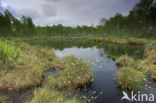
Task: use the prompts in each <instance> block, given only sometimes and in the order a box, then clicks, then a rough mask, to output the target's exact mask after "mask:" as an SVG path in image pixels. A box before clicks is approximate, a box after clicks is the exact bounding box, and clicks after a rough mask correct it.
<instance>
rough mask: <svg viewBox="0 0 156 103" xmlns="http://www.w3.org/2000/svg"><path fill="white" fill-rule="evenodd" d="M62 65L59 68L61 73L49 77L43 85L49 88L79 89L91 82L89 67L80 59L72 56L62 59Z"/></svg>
mask: <svg viewBox="0 0 156 103" xmlns="http://www.w3.org/2000/svg"><path fill="white" fill-rule="evenodd" d="M63 60H64V61H65V63H64V65H62V66H61V67H60V68H61V69H62V71H61V72H60V73H59V74H58V75H55V76H52V77H49V78H48V79H47V80H46V81H45V84H47V85H48V86H50V87H51V88H58V89H62V88H68V89H73V88H79V87H84V86H85V85H87V84H89V83H90V82H91V80H92V71H91V69H90V67H89V66H88V65H87V63H86V62H84V61H83V60H81V59H78V58H75V57H74V56H67V57H65V58H63Z"/></svg>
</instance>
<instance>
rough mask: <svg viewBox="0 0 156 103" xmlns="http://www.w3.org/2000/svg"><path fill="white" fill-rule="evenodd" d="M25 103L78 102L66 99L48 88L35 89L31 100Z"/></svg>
mask: <svg viewBox="0 0 156 103" xmlns="http://www.w3.org/2000/svg"><path fill="white" fill-rule="evenodd" d="M27 103H79V102H78V100H76V99H75V98H74V99H67V98H65V97H64V96H63V95H62V94H61V93H59V92H58V91H55V90H52V89H50V88H48V87H46V88H37V89H35V90H34V92H33V98H32V99H31V100H30V101H28V102H27Z"/></svg>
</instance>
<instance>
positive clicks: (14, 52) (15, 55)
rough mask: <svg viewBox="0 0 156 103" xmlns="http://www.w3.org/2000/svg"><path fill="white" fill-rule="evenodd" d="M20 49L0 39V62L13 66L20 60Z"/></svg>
mask: <svg viewBox="0 0 156 103" xmlns="http://www.w3.org/2000/svg"><path fill="white" fill-rule="evenodd" d="M20 57H21V53H20V49H19V48H18V49H15V48H13V47H12V46H11V45H8V44H7V43H5V42H4V41H0V62H1V63H4V64H7V65H8V66H11V67H12V66H13V65H15V64H16V62H18V61H19V60H20Z"/></svg>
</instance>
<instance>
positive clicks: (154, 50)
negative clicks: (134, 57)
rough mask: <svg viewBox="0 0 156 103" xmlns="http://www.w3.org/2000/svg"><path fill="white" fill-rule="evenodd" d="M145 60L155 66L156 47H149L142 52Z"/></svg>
mask: <svg viewBox="0 0 156 103" xmlns="http://www.w3.org/2000/svg"><path fill="white" fill-rule="evenodd" d="M144 56H145V58H147V59H148V60H150V61H151V62H152V63H154V64H156V45H152V46H149V47H147V48H146V49H145V52H144Z"/></svg>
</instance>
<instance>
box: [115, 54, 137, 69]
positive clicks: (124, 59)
mask: <svg viewBox="0 0 156 103" xmlns="http://www.w3.org/2000/svg"><path fill="white" fill-rule="evenodd" d="M115 63H116V64H117V65H118V66H120V67H121V66H133V65H134V63H135V60H134V58H132V57H129V56H127V55H124V56H121V57H119V58H118V59H116V61H115Z"/></svg>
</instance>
